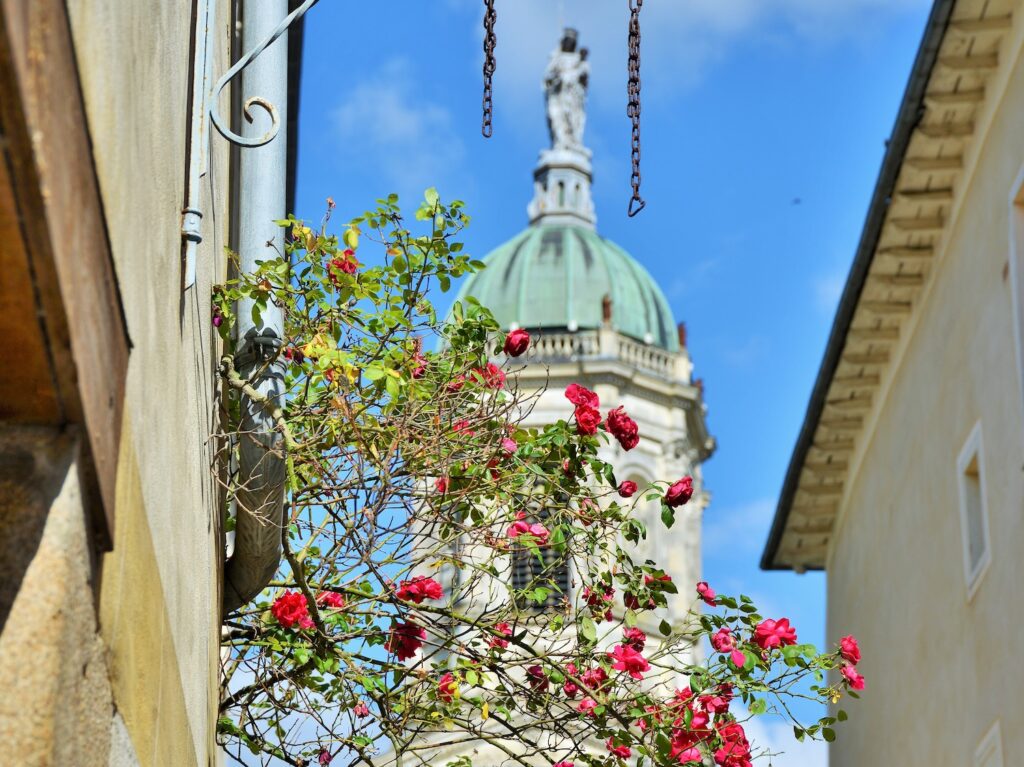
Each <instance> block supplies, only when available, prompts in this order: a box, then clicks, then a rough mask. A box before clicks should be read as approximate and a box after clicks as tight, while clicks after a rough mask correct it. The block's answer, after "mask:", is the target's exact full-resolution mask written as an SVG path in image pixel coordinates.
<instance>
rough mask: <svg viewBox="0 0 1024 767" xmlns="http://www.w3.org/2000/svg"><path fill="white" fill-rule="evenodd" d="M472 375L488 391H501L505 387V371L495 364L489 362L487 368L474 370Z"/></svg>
mask: <svg viewBox="0 0 1024 767" xmlns="http://www.w3.org/2000/svg"><path fill="white" fill-rule="evenodd" d="M472 373H473V377H474V378H475V379H476V381H477V383H480V384H482V385H483V386H484V387H485V388H487V389H500V388H501V387H502V386H504V385H505V371H504V370H502V369H501V368H500V367H498V366H497V365H495V364H494V363H493V362H488V363H487V365H486V367H482V368H473V370H472Z"/></svg>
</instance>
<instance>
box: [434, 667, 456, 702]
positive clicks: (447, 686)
mask: <svg viewBox="0 0 1024 767" xmlns="http://www.w3.org/2000/svg"><path fill="white" fill-rule="evenodd" d="M458 692H459V682H458V680H457V679H456V678H455V677H454V676H453V675H452V672H451V671H448V672H445V675H444V676H442V677H441V678H440V679H438V680H437V697H438V698H439V699H440V700H443V701H444V702H445V703H451V702H452V701H453V700H455V696H456V695H457V694H458Z"/></svg>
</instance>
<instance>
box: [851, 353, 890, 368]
mask: <svg viewBox="0 0 1024 767" xmlns="http://www.w3.org/2000/svg"><path fill="white" fill-rule="evenodd" d="M842 361H843V362H846V363H849V364H850V365H884V364H885V363H887V362H888V361H889V352H887V351H877V352H869V353H866V354H858V353H855V352H849V353H844V354H843V356H842Z"/></svg>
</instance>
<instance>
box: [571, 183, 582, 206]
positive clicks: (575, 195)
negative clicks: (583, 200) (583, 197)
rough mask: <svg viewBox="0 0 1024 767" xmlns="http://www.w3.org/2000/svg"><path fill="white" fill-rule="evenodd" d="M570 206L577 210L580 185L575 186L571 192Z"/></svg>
mask: <svg viewBox="0 0 1024 767" xmlns="http://www.w3.org/2000/svg"><path fill="white" fill-rule="evenodd" d="M572 206H573V207H574V208H578V207H579V206H580V185H579V184H577V185H576V187H575V188H574V189H573V190H572Z"/></svg>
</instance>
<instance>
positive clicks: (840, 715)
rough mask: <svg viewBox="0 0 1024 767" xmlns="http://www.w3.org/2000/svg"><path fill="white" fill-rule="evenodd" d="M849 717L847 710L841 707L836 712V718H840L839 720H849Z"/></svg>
mask: <svg viewBox="0 0 1024 767" xmlns="http://www.w3.org/2000/svg"><path fill="white" fill-rule="evenodd" d="M847 718H848V717H847V715H846V712H845V711H843V710H842V709H839V710H838V711H837V712H836V719H838V720H839V721H840V722H845V721H846V720H847Z"/></svg>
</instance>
